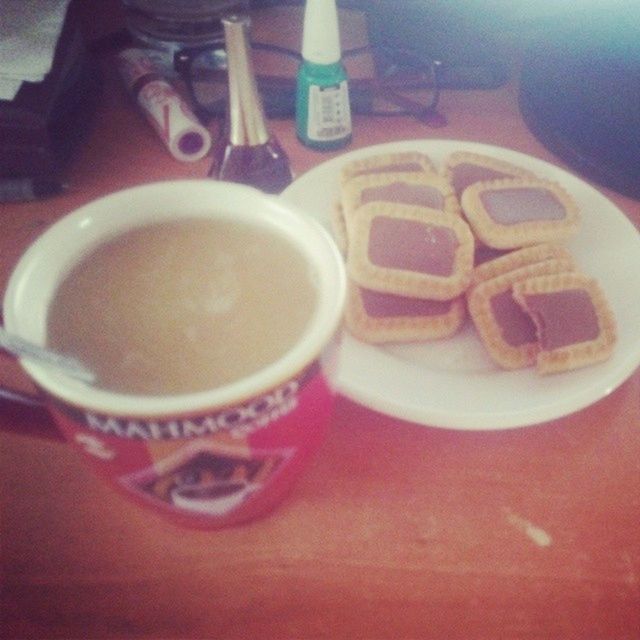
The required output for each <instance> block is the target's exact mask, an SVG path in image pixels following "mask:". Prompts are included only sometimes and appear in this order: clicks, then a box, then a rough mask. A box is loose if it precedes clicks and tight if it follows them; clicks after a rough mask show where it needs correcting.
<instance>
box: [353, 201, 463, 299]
mask: <svg viewBox="0 0 640 640" xmlns="http://www.w3.org/2000/svg"><path fill="white" fill-rule="evenodd" d="M347 234H348V237H349V251H348V255H347V273H348V274H349V276H350V277H351V278H352V279H353V280H354V281H355V282H356V283H357V284H359V285H360V286H362V287H366V288H369V289H373V290H375V291H386V292H388V293H396V294H398V295H405V296H409V297H414V298H432V299H434V300H449V299H451V298H455V297H456V296H459V295H461V294H462V293H463V292H464V291H465V290H466V288H467V286H468V285H469V282H470V281H471V272H472V269H473V242H474V240H473V234H472V233H471V230H470V229H469V226H468V225H467V224H466V222H465V221H464V220H463V219H462V218H461V217H460V216H456V215H454V214H452V213H446V212H443V211H437V210H435V209H427V208H425V207H414V206H410V205H405V204H390V203H388V202H369V203H367V204H365V205H362V206H361V207H359V208H358V209H357V210H356V211H355V212H354V214H353V216H352V217H350V218H347Z"/></svg>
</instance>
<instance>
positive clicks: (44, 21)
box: [0, 0, 70, 100]
mask: <svg viewBox="0 0 640 640" xmlns="http://www.w3.org/2000/svg"><path fill="white" fill-rule="evenodd" d="M69 2H70V0H1V2H0V100H13V98H14V97H15V95H16V93H18V90H19V89H20V85H21V84H22V83H23V82H24V81H28V82H41V81H42V80H44V78H45V76H46V75H47V73H49V71H50V70H51V63H52V61H53V55H54V53H55V49H56V44H57V42H58V37H59V36H60V32H61V30H62V26H63V24H64V19H65V15H66V12H67V6H68V5H69Z"/></svg>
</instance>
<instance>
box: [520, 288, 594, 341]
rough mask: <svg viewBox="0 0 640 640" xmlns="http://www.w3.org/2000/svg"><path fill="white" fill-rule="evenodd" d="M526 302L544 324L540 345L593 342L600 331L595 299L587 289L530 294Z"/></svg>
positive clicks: (538, 322)
mask: <svg viewBox="0 0 640 640" xmlns="http://www.w3.org/2000/svg"><path fill="white" fill-rule="evenodd" d="M525 302H526V306H527V310H528V311H529V313H530V314H531V315H532V316H533V317H534V318H535V322H536V324H538V326H539V327H540V344H541V346H542V348H543V349H545V350H552V349H558V348H560V347H566V346H568V345H572V344H577V343H580V342H589V341H591V340H595V339H596V338H597V337H598V335H599V334H600V325H599V323H598V316H597V314H596V310H595V308H594V306H593V301H592V300H591V296H590V295H589V293H588V292H587V291H585V290H584V289H567V290H564V291H552V292H548V293H536V294H529V295H527V296H526V298H525Z"/></svg>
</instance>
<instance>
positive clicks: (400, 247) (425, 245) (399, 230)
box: [369, 216, 459, 277]
mask: <svg viewBox="0 0 640 640" xmlns="http://www.w3.org/2000/svg"><path fill="white" fill-rule="evenodd" d="M458 244H459V243H458V239H457V237H456V235H455V233H454V232H453V231H452V230H451V229H449V228H448V227H444V226H441V225H435V224H431V223H424V222H418V221H417V220H407V219H405V218H392V217H390V216H376V217H375V218H373V220H372V221H371V229H370V231H369V260H370V261H371V263H372V264H374V265H376V266H378V267H383V268H387V269H402V270H405V271H414V272H417V273H424V274H429V275H434V276H445V277H447V276H450V275H451V274H452V273H453V271H454V265H455V253H456V249H457V247H458Z"/></svg>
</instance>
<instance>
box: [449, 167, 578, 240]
mask: <svg viewBox="0 0 640 640" xmlns="http://www.w3.org/2000/svg"><path fill="white" fill-rule="evenodd" d="M461 204H462V209H463V211H464V214H465V216H466V218H467V220H468V221H469V224H470V225H471V227H472V228H473V230H474V232H475V234H476V235H477V236H478V238H479V239H480V240H481V241H482V242H483V243H484V244H486V245H488V246H490V247H495V248H497V249H514V248H517V247H524V246H528V245H532V244H539V243H542V242H560V241H562V240H564V239H566V238H568V237H569V236H571V235H573V234H574V233H575V232H576V231H577V229H578V226H579V221H580V213H579V210H578V206H577V204H576V203H575V201H574V200H573V199H572V198H571V196H569V194H568V193H567V192H566V191H565V190H564V189H562V187H560V185H558V184H556V183H554V182H547V181H542V180H528V179H519V178H514V179H508V180H494V181H492V182H478V183H476V184H473V185H471V186H470V187H467V188H466V189H465V190H464V193H463V194H462V199H461Z"/></svg>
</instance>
